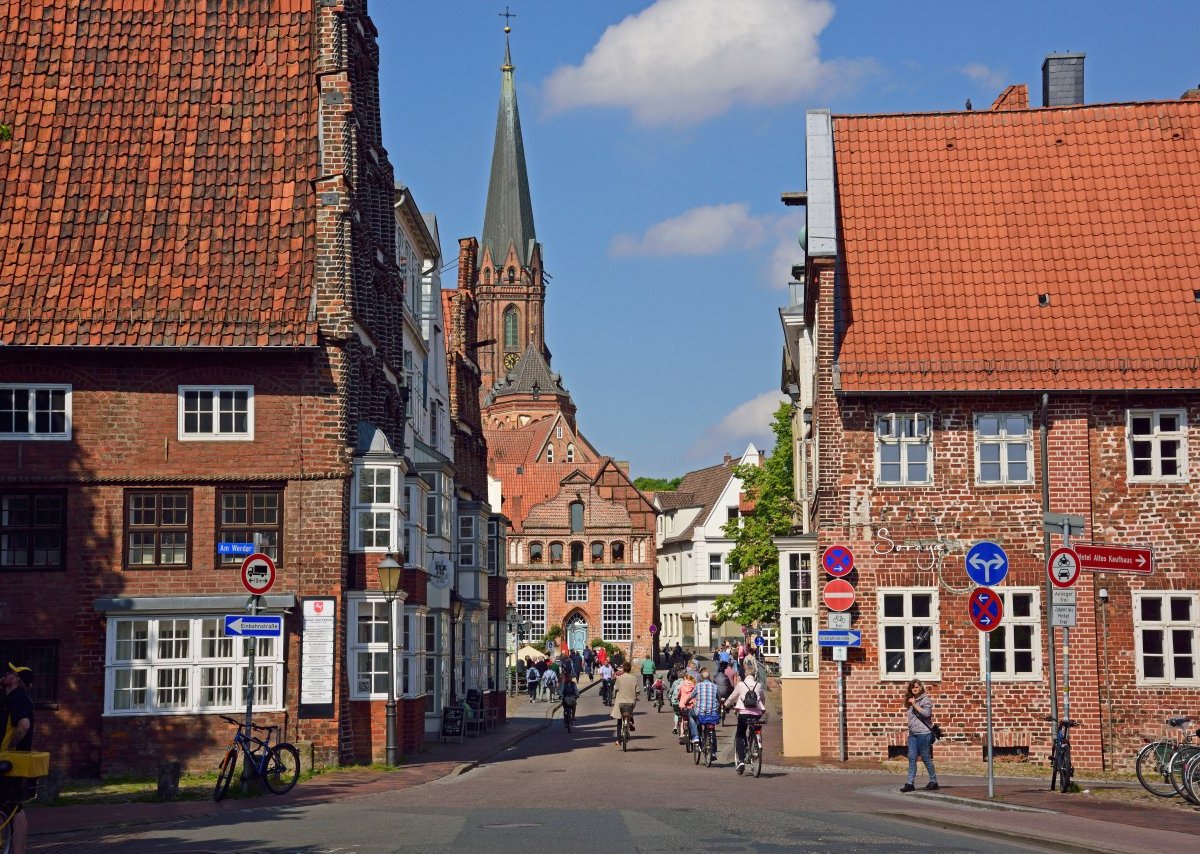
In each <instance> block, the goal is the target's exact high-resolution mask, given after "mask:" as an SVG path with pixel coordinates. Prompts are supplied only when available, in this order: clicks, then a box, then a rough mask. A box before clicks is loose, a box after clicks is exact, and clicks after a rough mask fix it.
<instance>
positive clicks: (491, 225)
mask: <svg viewBox="0 0 1200 854" xmlns="http://www.w3.org/2000/svg"><path fill="white" fill-rule="evenodd" d="M510 32H511V28H509V27H505V28H504V33H505V36H504V64H503V65H501V66H500V72H501V78H500V109H499V112H498V114H497V116H496V141H495V144H494V146H493V149H492V174H491V179H490V181H489V183H488V195H487V208H486V210H485V213H484V217H483V241H482V245H481V246H480V247H479V253H480V255H479V269H478V271H477V276H476V285H475V299H476V303H477V305H478V307H479V339H480V341H479V348H478V350H477V352H476V358H477V360H478V363H479V368H480V372H481V375H482V376H481V380H482V382H481V388H482V390H483V391H484V392H485V393H486V392H487V391H488V390H489V389H491V388H492V387H493V385H494V384H495V383H496V382H497V381H502V380H504V378H505V377H506V375H507V374H508V373H509V372H511V371H512V370H513V369H514V368H516V366H517V362H518V361H520V359H521V356H522V354H524V353H525V352H526V351H527V350H530V349H533V350H534V351H536V353H537V354H538V355H539V356H540V357H541V358H542V359H544V360H545V361H546V362H547V363H549V361H550V351H549V350H548V349H547V348H546V335H545V329H544V318H545V304H546V286H545V281H544V279H543V272H542V247H541V244H539V243H538V241H537V236H536V234H535V232H534V228H533V204H532V203H531V202H530V196H529V174H528V171H527V170H526V167H525V146H524V143H523V141H522V139H521V117H520V114H519V113H518V112H517V90H516V85H515V83H514V82H513V71H514V70H515V66H514V65H513V63H512V52H511V50H510V47H509V42H508V39H509V36H508V34H509V33H510Z"/></svg>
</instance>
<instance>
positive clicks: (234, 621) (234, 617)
mask: <svg viewBox="0 0 1200 854" xmlns="http://www.w3.org/2000/svg"><path fill="white" fill-rule="evenodd" d="M225 636H226V637H242V638H277V637H282V636H283V617H247V616H246V615H245V614H226V615H225Z"/></svg>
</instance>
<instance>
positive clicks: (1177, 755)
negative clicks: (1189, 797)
mask: <svg viewBox="0 0 1200 854" xmlns="http://www.w3.org/2000/svg"><path fill="white" fill-rule="evenodd" d="M1197 753H1200V747H1197V746H1195V745H1191V744H1183V745H1180V746H1179V747H1178V748H1177V749H1176V750H1175V752H1174V753H1172V754H1171V759H1170V761H1169V762H1168V763H1167V770H1168V773H1169V774H1170V780H1171V788H1173V789H1174V790H1175V794H1177V795H1181V796H1184V788H1183V766H1184V765H1186V764H1187V761H1188V760H1189V759H1191V758H1192V757H1193V756H1195V755H1196V754H1197Z"/></svg>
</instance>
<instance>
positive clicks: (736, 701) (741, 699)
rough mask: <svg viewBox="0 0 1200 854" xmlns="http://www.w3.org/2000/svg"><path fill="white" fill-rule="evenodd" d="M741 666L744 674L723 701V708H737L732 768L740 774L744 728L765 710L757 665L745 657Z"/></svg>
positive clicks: (744, 752) (742, 766)
mask: <svg viewBox="0 0 1200 854" xmlns="http://www.w3.org/2000/svg"><path fill="white" fill-rule="evenodd" d="M742 666H743V667H744V668H745V670H746V676H745V678H744V679H742V681H741V682H739V683H738V684H737V686H736V687H735V688H734V689H733V694H731V695H730V697H729V699H728V700H726V701H725V708H727V709H737V713H738V723H737V734H736V735H735V736H734V738H733V744H734V750H735V751H736V754H737V761H736V762H735V764H734V769H735V770H736V771H737V772H738V773H739V774H740V773H741V772H742V770H743V769H745V767H746V730H747V729H748V728H749V726H750V724H751V723H754V722H756V721H758V720H760V719H761V718H762V716H763V714H764V713H765V712H766V711H767V705H766V703H765V702H764V698H763V686H762V685H760V684H759V682H758V665H757V664H756V663H755V661H754V659H753V658H748V659H746V660H745V661H744V662H743V663H742Z"/></svg>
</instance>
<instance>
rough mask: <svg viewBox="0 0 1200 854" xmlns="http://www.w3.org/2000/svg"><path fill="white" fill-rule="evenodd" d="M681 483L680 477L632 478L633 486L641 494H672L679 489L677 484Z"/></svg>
mask: <svg viewBox="0 0 1200 854" xmlns="http://www.w3.org/2000/svg"><path fill="white" fill-rule="evenodd" d="M682 482H683V478H681V477H673V478H671V479H669V480H668V479H667V478H664V477H638V478H634V480H633V485H634V486H636V487H637V488H638V489H640V490H641V491H642V492H674V491H675V490H677V489H679V484H680V483H682Z"/></svg>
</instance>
